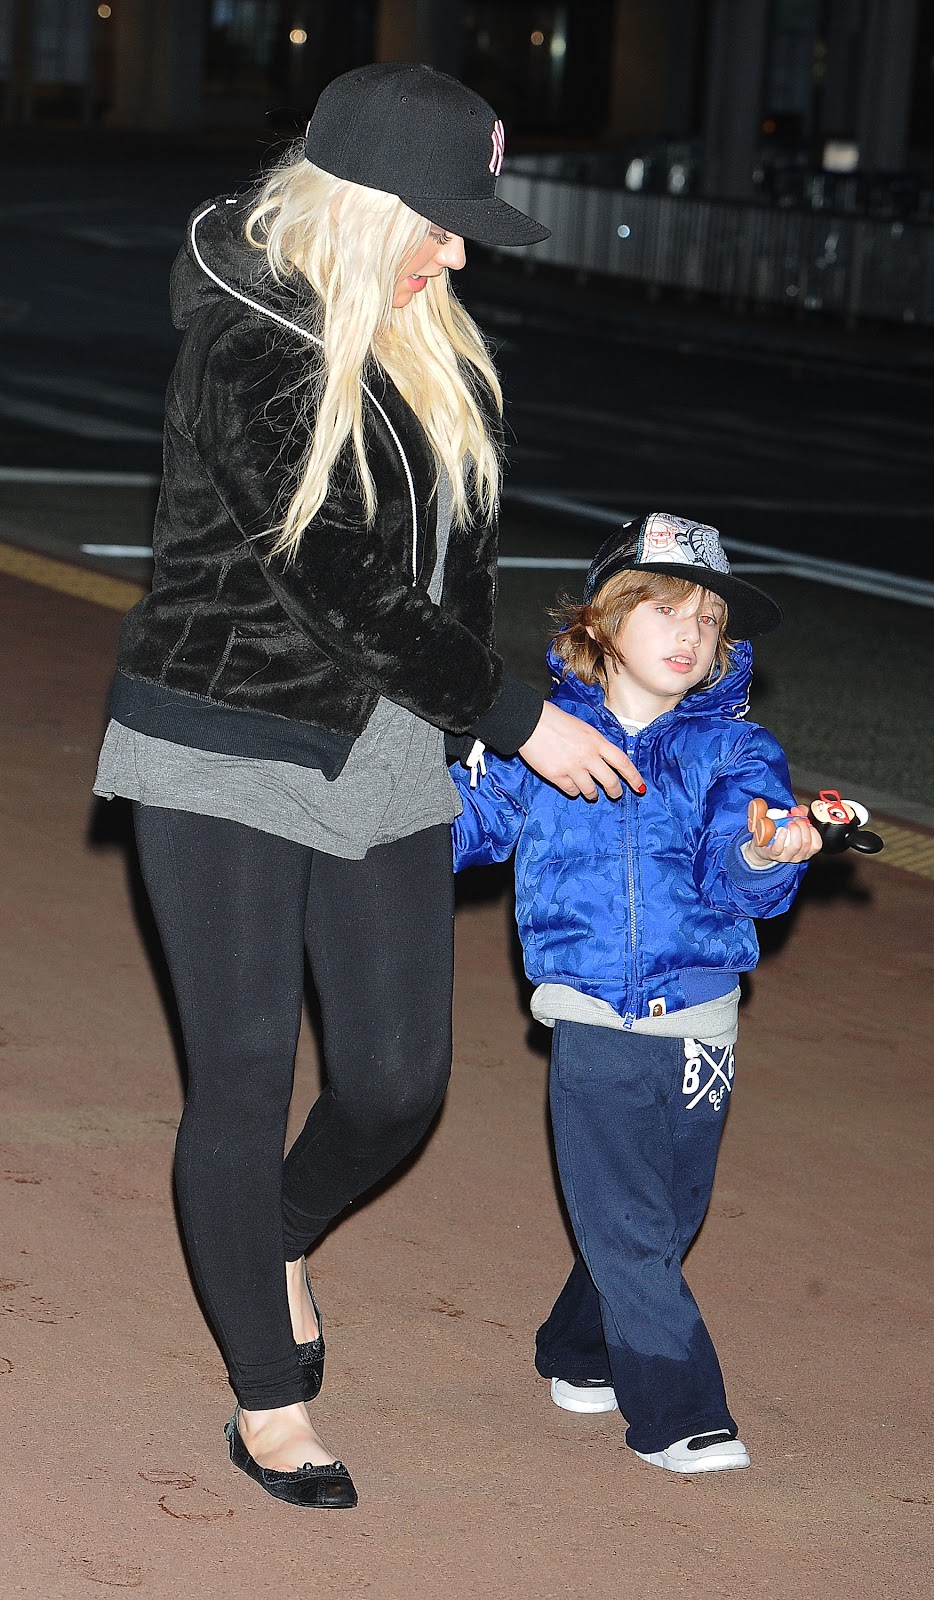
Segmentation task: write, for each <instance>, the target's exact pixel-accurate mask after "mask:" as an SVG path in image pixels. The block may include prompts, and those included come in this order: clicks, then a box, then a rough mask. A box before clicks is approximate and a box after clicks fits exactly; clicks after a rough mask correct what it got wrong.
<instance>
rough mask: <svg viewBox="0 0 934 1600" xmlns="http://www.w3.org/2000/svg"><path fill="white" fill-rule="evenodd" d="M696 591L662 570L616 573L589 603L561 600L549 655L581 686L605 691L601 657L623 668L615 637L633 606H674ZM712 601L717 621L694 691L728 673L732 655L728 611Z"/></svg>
mask: <svg viewBox="0 0 934 1600" xmlns="http://www.w3.org/2000/svg"><path fill="white" fill-rule="evenodd" d="M700 587H701V586H700V585H699V584H696V583H689V582H688V581H687V579H686V578H672V577H669V576H668V575H667V574H666V573H662V572H639V571H634V570H628V571H626V572H618V573H617V574H616V576H615V577H614V578H610V579H609V581H608V582H607V583H605V584H604V585H603V587H602V589H598V590H597V593H596V594H595V595H594V597H593V599H592V600H591V601H590V602H589V604H587V605H581V604H579V603H578V602H576V601H573V600H569V599H567V598H564V599H563V600H562V601H561V603H560V605H559V607H558V608H557V609H556V610H554V611H553V612H552V613H551V616H552V619H553V620H554V621H555V622H557V623H560V624H561V631H560V633H556V634H555V635H554V637H553V638H552V641H551V642H552V646H553V648H554V651H555V654H556V655H558V656H560V658H561V660H562V661H563V662H564V664H565V666H566V667H567V668H569V669H570V671H571V672H573V673H574V675H575V677H577V678H580V680H581V682H582V683H599V684H600V685H601V686H602V688H604V689H606V688H607V685H608V678H607V670H606V658H607V656H610V657H611V658H612V659H613V660H614V661H616V662H617V663H618V664H619V665H620V666H622V665H623V658H622V656H621V655H620V653H619V650H618V648H617V645H616V637H617V634H618V633H619V630H620V628H621V627H622V626H623V623H624V622H625V621H626V620H627V618H628V617H629V616H631V614H632V612H633V611H635V609H636V606H638V605H641V604H642V602H643V601H644V600H661V601H664V602H666V603H667V604H669V605H680V604H681V602H682V601H684V600H689V599H690V598H691V596H692V595H694V594H696V593H697V591H698V589H699V588H700ZM713 598H714V599H715V600H716V602H717V605H718V607H720V608H722V612H723V620H722V622H721V624H720V637H719V639H718V640H717V653H716V655H715V656H714V658H713V662H712V663H711V668H710V673H709V675H708V677H707V680H706V682H704V683H699V684H697V685H696V688H697V689H709V688H711V686H712V685H713V684H715V683H717V682H718V681H719V680H720V678H722V677H723V675H724V673H726V672H728V671H729V667H730V657H731V655H732V652H733V641H732V640H731V639H729V638H728V637H727V632H726V625H727V620H728V616H729V608H728V606H727V603H726V601H725V600H722V599H721V598H720V596H719V595H714V596H713ZM588 627H589V628H592V629H593V638H591V636H590V634H589V633H588V632H587V629H588Z"/></svg>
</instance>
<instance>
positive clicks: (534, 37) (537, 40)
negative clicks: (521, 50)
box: [529, 28, 545, 44]
mask: <svg viewBox="0 0 934 1600" xmlns="http://www.w3.org/2000/svg"><path fill="white" fill-rule="evenodd" d="M529 37H530V38H531V41H532V43H533V44H544V43H545V35H544V34H543V33H542V32H541V31H540V30H539V29H538V28H536V29H535V32H534V33H533V34H530V35H529Z"/></svg>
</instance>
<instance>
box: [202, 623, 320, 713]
mask: <svg viewBox="0 0 934 1600" xmlns="http://www.w3.org/2000/svg"><path fill="white" fill-rule="evenodd" d="M308 649H309V645H308V640H307V639H306V638H305V636H304V635H303V634H302V633H300V632H299V630H298V629H297V628H288V627H286V628H284V627H282V625H281V624H278V623H267V624H265V626H264V625H263V624H257V625H255V626H252V627H233V628H231V630H230V633H229V635H228V637H227V643H226V644H225V646H224V649H223V653H222V654H221V657H220V660H219V661H218V663H217V666H216V667H215V669H214V672H213V673H212V675H211V679H210V681H209V683H208V689H207V693H208V698H209V699H211V700H228V699H234V700H240V699H241V697H243V698H244V699H246V700H249V699H250V693H249V691H250V687H251V686H255V688H256V689H257V690H262V689H264V688H267V687H268V686H269V685H270V684H272V683H280V682H281V681H282V680H283V679H286V680H288V679H289V678H291V677H292V676H293V675H294V674H295V671H296V667H297V664H298V658H300V657H301V658H307V655H308Z"/></svg>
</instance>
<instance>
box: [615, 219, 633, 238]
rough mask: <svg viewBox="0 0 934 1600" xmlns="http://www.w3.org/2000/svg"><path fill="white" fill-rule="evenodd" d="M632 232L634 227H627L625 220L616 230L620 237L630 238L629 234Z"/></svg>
mask: <svg viewBox="0 0 934 1600" xmlns="http://www.w3.org/2000/svg"><path fill="white" fill-rule="evenodd" d="M631 233H632V229H631V228H627V226H626V224H625V222H621V223H620V225H619V227H618V228H617V230H616V236H617V238H618V239H628V238H629V235H630V234H631Z"/></svg>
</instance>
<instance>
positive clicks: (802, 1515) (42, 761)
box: [0, 558, 934, 1600]
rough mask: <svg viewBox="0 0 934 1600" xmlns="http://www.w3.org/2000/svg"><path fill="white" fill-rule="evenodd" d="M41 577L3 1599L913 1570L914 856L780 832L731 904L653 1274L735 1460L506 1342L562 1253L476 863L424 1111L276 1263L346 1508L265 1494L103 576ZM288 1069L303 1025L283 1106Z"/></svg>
mask: <svg viewBox="0 0 934 1600" xmlns="http://www.w3.org/2000/svg"><path fill="white" fill-rule="evenodd" d="M37 559H38V558H37ZM42 570H43V569H41V567H39V568H35V569H34V570H33V579H34V580H35V581H26V580H25V579H24V578H16V577H13V576H10V575H9V574H5V575H4V574H0V630H2V637H3V640H4V664H5V671H4V691H3V700H4V716H3V719H2V726H0V793H2V800H0V888H2V895H3V902H4V905H3V915H2V921H0V940H2V949H0V974H2V977H0V983H2V988H3V992H4V1002H3V1008H2V1048H0V1078H2V1083H3V1113H4V1115H3V1119H2V1132H0V1140H2V1144H0V1203H2V1216H0V1221H2V1226H0V1240H2V1244H0V1252H2V1255H0V1274H2V1291H3V1308H4V1313H5V1314H4V1316H3V1320H2V1322H0V1393H2V1394H3V1396H4V1398H5V1400H6V1405H5V1407H4V1416H5V1418H6V1426H5V1428H4V1430H3V1465H2V1471H0V1484H2V1489H0V1502H2V1509H0V1526H2V1528H3V1530H4V1541H3V1543H4V1559H3V1563H2V1568H0V1595H2V1596H3V1597H4V1600H5V1597H7V1596H25V1597H29V1600H33V1597H36V1600H38V1597H42V1600H79V1597H93V1596H99V1595H100V1594H101V1592H102V1590H111V1589H128V1590H136V1591H139V1592H140V1593H141V1594H143V1595H147V1596H152V1597H153V1600H163V1597H165V1600H168V1597H170V1596H171V1597H175V1596H178V1595H179V1594H200V1595H204V1596H209V1597H212V1600H213V1597H215V1596H216V1597H218V1600H220V1597H222V1596H223V1597H224V1600H229V1597H232V1596H233V1597H239V1596H241V1595H242V1596H251V1595H261V1596H270V1597H273V1596H275V1597H292V1596H295V1597H299V1596H301V1597H302V1600H305V1597H307V1596H317V1597H321V1600H343V1597H350V1596H361V1595H366V1596H372V1597H374V1600H449V1597H450V1600H461V1597H464V1600H466V1597H468V1596H469V1597H471V1600H472V1597H474V1596H476V1595H478V1594H481V1595H484V1596H489V1597H494V1600H513V1597H515V1600H526V1597H528V1600H533V1597H534V1600H551V1597H558V1596H572V1597H583V1596H587V1597H595V1600H610V1597H613V1600H616V1597H618V1596H620V1595H632V1596H634V1597H638V1600H663V1597H665V1600H670V1597H672V1596H684V1597H686V1600H687V1597H690V1600H695V1597H697V1596H700V1595H705V1596H706V1595H712V1596H723V1597H726V1600H810V1597H815V1600H816V1597H818V1596H819V1597H820V1600H870V1597H871V1600H877V1597H878V1596H880V1595H881V1596H892V1597H897V1600H910V1597H913V1596H921V1595H926V1594H927V1593H928V1592H929V1587H928V1585H929V1576H930V1563H931V1540H930V1517H931V1511H930V1501H931V1491H930V1462H929V1452H930V1445H929V1443H928V1442H927V1441H926V1440H925V1437H924V1433H923V1419H924V1417H925V1414H926V1412H929V1399H930V1397H929V1394H926V1393H925V1389H924V1383H925V1371H926V1361H925V1354H926V1350H925V1323H926V1319H928V1318H929V1311H930V1300H929V1295H928V1292H927V1287H926V1285H927V1284H929V1281H930V1278H929V1267H930V1236H931V1227H930V1209H929V1195H930V1183H929V1171H928V1169H929V1162H930V1154H929V1153H930V1149H931V1144H932V1138H931V1127H930V1112H929V1107H930V1097H929V1093H928V1085H929V1078H930V1060H931V1054H930V992H931V984H932V975H934V957H932V954H931V943H930V927H931V921H932V917H934V882H932V880H931V878H930V877H929V876H925V875H923V873H922V872H921V871H917V870H913V871H906V870H903V869H901V868H898V867H896V866H893V865H891V864H890V863H889V862H888V861H887V859H886V856H885V855H883V856H882V857H880V858H878V859H867V860H856V859H852V858H849V857H847V858H844V859H842V860H837V861H836V862H827V863H819V864H816V865H815V866H814V867H813V868H812V870H811V872H810V874H809V882H808V886H807V889H806V891H805V892H804V893H803V894H802V895H801V897H800V898H799V901H798V904H797V906H796V908H795V911H794V912H793V913H792V914H791V915H790V916H789V917H788V918H786V919H784V920H783V921H782V922H781V923H780V924H777V925H769V926H768V928H767V929H766V930H765V937H764V943H765V944H766V947H767V948H766V954H765V958H764V960H763V962H762V964H761V966H760V968H759V969H758V972H757V973H756V974H755V975H754V977H753V978H752V980H751V981H750V983H749V985H748V994H747V1003H746V1005H745V1007H744V1014H743V1024H742V1033H741V1040H740V1047H739V1051H738V1068H737V1088H736V1094H735V1104H734V1106H733V1109H732V1112H731V1116H730V1123H729V1126H728V1129H727V1133H726V1137H725V1141H724V1148H723V1154H722V1157H721V1162H720V1170H719V1176H718V1179H717V1185H716V1189H715V1194H714V1200H713V1204H712V1208H711V1213H710V1216H709V1218H708V1221H707V1223H706V1225H705V1228H704V1230H703V1233H702V1236H701V1238H700V1240H699V1242H698V1244H697V1246H696V1248H695V1250H694V1252H693V1254H692V1257H691V1260H690V1268H689V1276H690V1280H691V1284H692V1287H693V1289H694V1291H695V1293H696V1294H697V1296H698V1298H699V1300H700V1302H701V1304H702V1306H703V1307H704V1309H705V1313H706V1315H707V1317H708V1320H709V1323H710V1326H711V1329H712V1331H713V1333H714V1336H715V1338H716V1340H717V1343H718V1348H719V1350H720V1354H721V1357H722V1361H723V1365H724V1369H725V1372H726V1376H727V1383H728V1389H729V1393H730V1398H731V1402H732V1405H733V1408H734V1412H735V1414H736V1416H737V1417H738V1419H739V1420H740V1422H741V1427H742V1434H743V1437H744V1438H745V1440H746V1441H747V1443H748V1445H749V1447H750V1450H751V1452H752V1456H753V1465H752V1468H751V1469H750V1470H749V1471H747V1472H743V1473H733V1474H725V1475H723V1476H720V1477H714V1478H711V1479H708V1480H706V1481H705V1480H696V1479H695V1480H690V1479H687V1480H680V1479H678V1478H675V1477H674V1476H672V1475H669V1474H664V1473H661V1472H659V1471H658V1470H657V1469H654V1468H651V1467H649V1466H647V1465H645V1464H643V1463H642V1462H640V1461H638V1460H636V1459H635V1458H634V1457H633V1456H632V1455H631V1453H630V1452H629V1451H628V1450H627V1449H626V1446H625V1444H624V1442H623V1424H622V1423H621V1421H620V1419H619V1418H618V1417H617V1416H610V1417H596V1418H586V1417H572V1416H569V1415H567V1414H566V1413H563V1412H560V1411H557V1410H556V1409H555V1408H554V1407H553V1406H552V1405H551V1404H550V1402H549V1399H548V1395H547V1388H546V1385H545V1384H544V1383H543V1382H542V1381H541V1380H539V1379H537V1378H536V1376H535V1374H534V1371H533V1368H532V1361H531V1355H532V1339H533V1333H534V1329H535V1326H536V1324H537V1322H538V1321H539V1320H540V1319H541V1317H542V1315H543V1314H544V1313H545V1312H546V1311H547V1309H548V1307H549V1305H550V1301H551V1298H552V1296H553V1294H554V1292H555V1290H556V1289H557V1288H558V1287H559V1286H560V1283H561V1281H562V1280H563V1275H564V1273H565V1271H566V1269H567V1266H568V1264H569V1261H570V1255H571V1252H570V1246H569V1242H568V1237H567V1233H566V1231H565V1227H564V1223H563V1220H562V1215H561V1210H560V1206H559V1203H558V1200H557V1198H556V1192H555V1184H554V1178H553V1173H552V1165H551V1159H550V1154H549V1145H548V1136H547V1128H546V1121H545V1082H546V1055H545V1048H544V1047H545V1043H546V1041H545V1040H544V1039H543V1036H542V1034H541V1033H540V1032H539V1031H537V1030H534V1029H532V1028H531V1027H530V1024H529V1022H528V1019H527V1010H526V1006H525V993H524V986H523V984H522V982H521V980H517V978H516V976H515V961H514V957H515V951H514V941H513V934H512V929H511V912H510V907H509V901H508V893H507V886H506V885H507V876H506V875H501V876H498V877H497V876H496V875H494V874H489V875H487V876H486V877H479V876H477V875H475V876H474V878H473V879H472V881H467V880H465V882H464V885H463V890H462V901H461V908H460V912H459V924H458V955H459V964H458V984H457V996H456V1018H455V1023H456V1032H455V1072H454V1083H453V1088H452V1091H451V1095H450V1097H449V1100H448V1102H447V1105H446V1108H445V1110H444V1113H443V1115H442V1117H441V1120H440V1123H439V1126H438V1127H437V1129H436V1131H435V1133H434V1135H433V1136H432V1138H431V1139H430V1141H429V1142H428V1145H427V1148H426V1149H425V1150H424V1152H423V1153H422V1155H421V1157H420V1159H419V1160H418V1161H417V1162H415V1163H414V1164H412V1165H411V1166H410V1167H409V1169H408V1170H407V1171H406V1172H405V1174H404V1175H403V1176H402V1177H401V1178H400V1179H399V1180H398V1181H397V1182H396V1183H395V1184H394V1185H393V1186H391V1187H390V1188H389V1189H388V1190H387V1191H386V1192H385V1193H383V1194H382V1195H381V1196H379V1197H378V1198H377V1199H376V1200H375V1201H374V1202H373V1203H372V1204H364V1205H361V1206H359V1207H357V1208H355V1209H354V1211H353V1212H352V1213H351V1215H350V1216H349V1217H348V1219H347V1220H346V1221H345V1222H344V1223H343V1224H342V1226H340V1227H339V1228H338V1229H336V1230H335V1231H334V1233H333V1234H332V1235H331V1237H330V1238H329V1239H328V1240H327V1241H326V1242H325V1244H324V1245H323V1246H322V1247H321V1248H320V1249H319V1251H318V1252H317V1253H316V1255H315V1256H314V1258H313V1260H312V1272H313V1275H314V1280H315V1284H316V1287H317V1289H318V1290H319V1291H320V1295H319V1298H320V1300H321V1303H322V1308H323V1313H324V1318H325V1324H326V1334H327V1339H328V1373H327V1379H326V1386H325V1390H324V1393H323V1395H322V1397H321V1400H320V1401H319V1402H318V1406H317V1412H318V1413H319V1415H320V1420H319V1419H318V1417H316V1420H319V1426H320V1427H321V1430H322V1432H323V1434H324V1436H325V1437H326V1438H327V1439H328V1441H329V1442H331V1443H332V1444H333V1445H334V1446H335V1448H337V1449H338V1450H339V1452H340V1454H341V1455H342V1456H343V1457H344V1458H345V1459H346V1460H347V1461H348V1463H349V1464H350V1466H351V1469H352V1471H353V1473H354V1477H355V1479H356V1481H357V1484H358V1487H359V1490H360V1494H361V1505H360V1507H359V1509H358V1510H357V1511H355V1512H352V1513H346V1514H344V1515H338V1514H327V1513H301V1512H298V1511H293V1510H291V1509H290V1508H287V1507H285V1506H282V1505H279V1504H277V1503H276V1502H274V1501H272V1500H270V1499H268V1498H267V1497H265V1496H263V1495H262V1494H261V1492H260V1491H259V1490H258V1489H257V1488H256V1487H255V1486H254V1485H252V1484H250V1483H249V1482H248V1480H247V1479H246V1478H244V1477H243V1476H242V1475H240V1474H237V1473H236V1472H235V1471H234V1470H233V1469H232V1468H231V1467H230V1465H229V1463H228V1462H227V1460H226V1453H225V1447H224V1441H223V1439H222V1436H221V1428H222V1426H223V1423H224V1421H225V1419H226V1417H227V1416H228V1415H229V1413H230V1410H231V1408H232V1398H231V1395H230V1392H229V1389H228V1387H227V1384H226V1380H225V1374H224V1370H223V1367H222V1364H221V1362H220V1359H219V1356H218V1353H217V1350H216V1348H215V1346H214V1343H213V1340H212V1338H211V1335H210V1333H209V1331H208V1329H207V1328H206V1326H205V1324H204V1322H203V1321H202V1318H201V1316H200V1313H199V1311H198V1308H197V1304H196V1302H195V1299H194V1296H193V1294H192V1292H191V1289H190V1286H189V1282H188V1278H187V1273H186V1270H185V1265H184V1260H183V1256H182V1252H181V1248H180V1244H179V1240H178V1235H177V1231H176V1227H175V1221H174V1212H173V1205H172V1195H171V1178H170V1163H171V1153H172V1139H173V1131H174V1126H175V1123H176V1121H177V1118H178V1114H179V1110H180V1105H181V1094H180V1087H179V1073H178V1067H177V1062H176V1058H175V1054H174V1049H173V1042H172V1030H171V1026H170V1024H169V1022H168V1021H167V1014H166V1010H165V1008H164V1004H163V994H162V992H161V989H160V982H161V969H160V967H159V965H158V960H157V959H156V962H155V964H153V962H151V960H150V958H149V955H148V954H147V940H148V937H149V924H148V919H147V917H146V913H145V908H144V906H143V903H142V902H141V900H140V898H139V895H138V885H137V880H136V877H135V873H134V869H133V865H132V856H131V853H130V852H129V851H128V850H127V848H126V841H127V826H126V822H127V819H126V815H125V812H124V811H123V810H122V808H121V807H120V805H119V803H115V805H114V806H113V807H111V808H104V810H103V813H101V812H95V811H94V810H93V807H92V800H91V794H90V787H91V779H92V775H93V770H94V764H95V758H96V750H97V744H98V739H99V736H100V732H101V729H102V723H103V711H102V707H103V702H104V696H105V692H106V685H107V682H108V679H109V675H110V670H111V663H112V658H113V649H114V642H115V637H116V632H117V627H118V623H119V610H118V606H119V603H120V596H119V591H117V590H114V591H112V601H111V603H110V604H109V605H101V604H98V603H96V602H94V601H92V600H90V599H86V598H85V599H82V598H79V597H78V596H77V595H76V594H74V593H67V592H64V590H63V589H62V588H57V589H55V588H49V587H45V586H44V584H45V582H46V581H47V579H48V570H46V571H45V576H44V577H43V576H42ZM81 576H82V578H86V577H87V574H82V575H81ZM114 581H115V582H116V581H117V580H114ZM127 587H128V588H129V587H130V586H127ZM127 598H129V596H127ZM880 832H882V833H883V834H884V833H885V832H886V826H885V822H884V820H880ZM914 837H915V839H916V843H917V852H916V854H915V856H914V857H909V859H910V860H914V861H916V862H917V861H921V860H922V859H924V852H925V850H927V849H928V848H929V845H930V836H929V835H927V834H925V833H924V832H923V831H922V830H916V831H915V833H914ZM317 1073H318V1067H317V1061H316V1057H315V1052H314V1047H313V1042H312V1037H311V1031H310V1029H308V1028H306V1029H305V1030H304V1033H303V1038H302V1042H301V1045H300V1049H299V1059H298V1067H297V1074H296V1088H295V1098H294V1105H293V1112H294V1117H293V1129H294V1128H297V1126H298V1125H299V1123H300V1120H301V1118H302V1116H303V1114H304V1112H305V1110H306V1109H307V1106H308V1105H309V1104H310V1102H311V1100H312V1098H313V1097H314V1094H315V1093H316V1087H317ZM928 1326H929V1322H928ZM925 1572H927V1573H928V1578H927V1579H926V1578H925V1576H924V1574H925Z"/></svg>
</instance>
